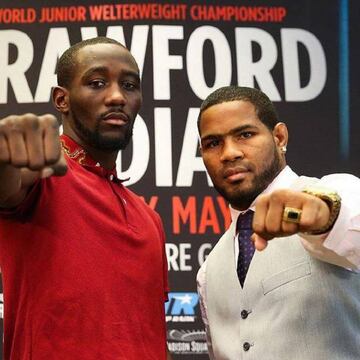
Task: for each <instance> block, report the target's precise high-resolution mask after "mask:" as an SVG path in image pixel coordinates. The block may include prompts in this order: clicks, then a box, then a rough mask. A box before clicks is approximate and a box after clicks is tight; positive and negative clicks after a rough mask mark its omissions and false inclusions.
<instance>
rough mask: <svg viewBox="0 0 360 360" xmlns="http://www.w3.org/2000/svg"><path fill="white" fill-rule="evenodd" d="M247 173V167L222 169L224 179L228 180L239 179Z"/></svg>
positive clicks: (234, 180)
mask: <svg viewBox="0 0 360 360" xmlns="http://www.w3.org/2000/svg"><path fill="white" fill-rule="evenodd" d="M248 173H249V169H247V168H245V167H240V166H238V167H234V168H229V169H226V170H225V171H224V179H225V180H227V181H229V182H236V181H241V180H243V179H244V178H245V176H246V175H247V174H248Z"/></svg>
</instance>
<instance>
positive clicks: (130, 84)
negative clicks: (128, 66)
mask: <svg viewBox="0 0 360 360" xmlns="http://www.w3.org/2000/svg"><path fill="white" fill-rule="evenodd" d="M122 86H123V88H124V89H125V90H129V91H132V90H135V89H137V88H138V87H139V86H138V84H135V83H134V82H132V81H123V83H122Z"/></svg>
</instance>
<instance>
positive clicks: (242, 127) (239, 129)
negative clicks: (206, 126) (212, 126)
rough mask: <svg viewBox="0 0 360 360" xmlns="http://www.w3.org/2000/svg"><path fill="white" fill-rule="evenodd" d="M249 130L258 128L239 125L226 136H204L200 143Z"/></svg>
mask: <svg viewBox="0 0 360 360" xmlns="http://www.w3.org/2000/svg"><path fill="white" fill-rule="evenodd" d="M251 129H254V130H255V129H258V127H257V126H256V125H251V124H245V125H241V126H238V127H236V128H233V129H231V130H230V131H229V132H228V133H226V134H209V135H206V136H204V137H201V138H200V140H201V141H205V140H208V139H214V138H219V137H224V136H227V135H234V134H236V133H239V132H241V131H244V130H251Z"/></svg>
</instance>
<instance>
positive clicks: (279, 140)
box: [272, 122, 289, 154]
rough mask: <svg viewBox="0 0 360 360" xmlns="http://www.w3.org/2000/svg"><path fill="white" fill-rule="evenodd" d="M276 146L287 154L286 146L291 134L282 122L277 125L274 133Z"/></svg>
mask: <svg viewBox="0 0 360 360" xmlns="http://www.w3.org/2000/svg"><path fill="white" fill-rule="evenodd" d="M272 133H273V137H274V141H275V145H276V147H277V148H278V150H279V152H280V153H282V154H284V153H286V146H287V143H288V140H289V133H288V129H287V127H286V125H285V124H284V123H282V122H279V123H277V124H276V125H275V126H274V129H273V131H272Z"/></svg>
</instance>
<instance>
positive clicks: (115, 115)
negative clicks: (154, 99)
mask: <svg viewBox="0 0 360 360" xmlns="http://www.w3.org/2000/svg"><path fill="white" fill-rule="evenodd" d="M102 120H103V121H104V122H105V123H107V124H109V125H117V126H121V125H125V124H126V123H128V122H129V117H128V116H127V115H126V114H125V113H123V112H111V113H108V114H106V115H105V116H103V117H102Z"/></svg>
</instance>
